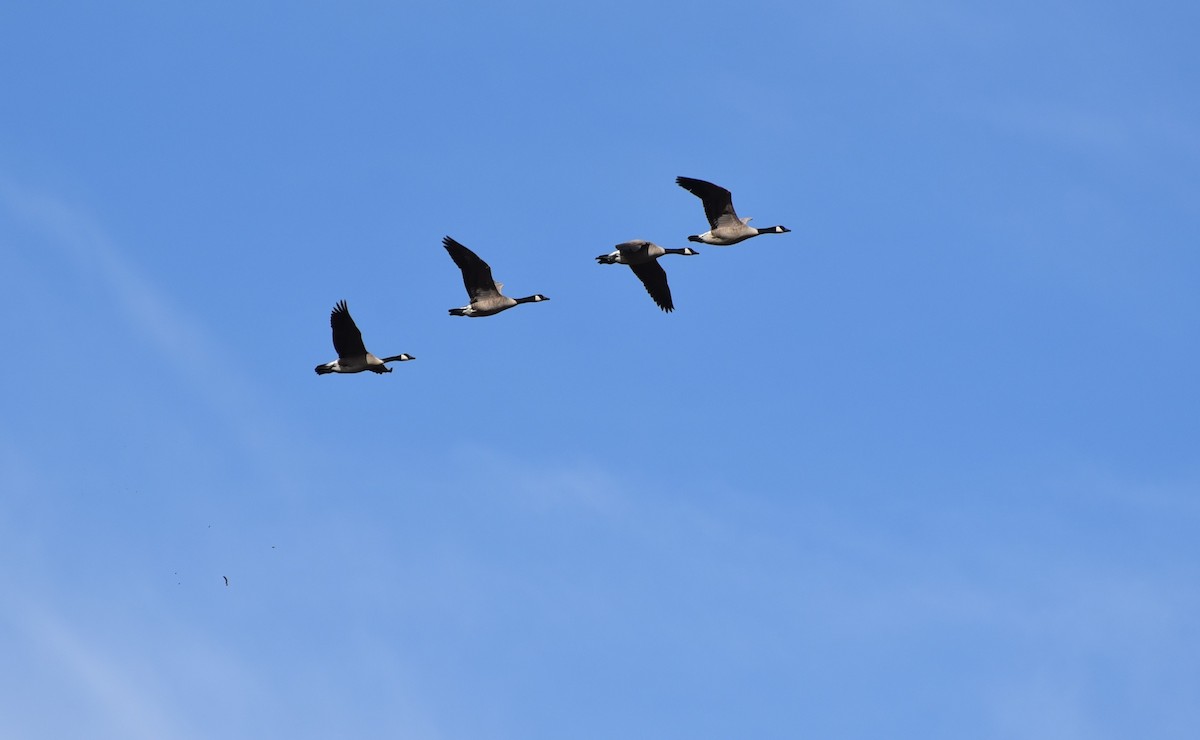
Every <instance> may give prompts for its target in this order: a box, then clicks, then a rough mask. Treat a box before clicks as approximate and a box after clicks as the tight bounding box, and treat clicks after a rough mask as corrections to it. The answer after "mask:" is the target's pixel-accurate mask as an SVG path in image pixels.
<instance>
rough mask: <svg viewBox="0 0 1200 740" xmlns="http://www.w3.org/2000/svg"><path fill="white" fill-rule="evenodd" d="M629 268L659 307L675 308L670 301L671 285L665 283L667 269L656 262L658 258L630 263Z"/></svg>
mask: <svg viewBox="0 0 1200 740" xmlns="http://www.w3.org/2000/svg"><path fill="white" fill-rule="evenodd" d="M629 269H631V270H633V274H634V275H637V276H638V280H641V281H642V285H644V286H646V292H647V293H649V294H650V297H651V298H653V299H654V302H655V303H656V304H658V307H659V308H661V309H662V310H664V311H674V310H675V304H674V303H672V302H671V286H669V285H667V271H666V270H664V269H663V268H662V265H660V264H658V260H650V261H649V262H642V263H640V264H636V265H630V266H629Z"/></svg>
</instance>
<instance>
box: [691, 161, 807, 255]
mask: <svg viewBox="0 0 1200 740" xmlns="http://www.w3.org/2000/svg"><path fill="white" fill-rule="evenodd" d="M675 184H676V185H678V186H679V187H681V188H683V189H684V190H686V191H688V192H689V193H691V194H692V195H695V196H696V197H698V198H699V199H700V200H701V201H703V202H704V215H705V216H707V217H708V225H709V228H710V230H709V231H706V232H704V233H703V234H696V235H693V236H689V237H688V241H691V242H702V243H704V244H713V245H715V246H718V247H728V246H729V245H731V244H737V243H738V242H740V241H745V240H746V239H749V238H750V237H752V236H758V235H759V234H784V233H787V232H789V231H791V229H787V228H784V227H782V226H768V227H766V228H765V229H756V228H754V227H753V226H748V225H747V224H749V223H750V219H748V218H738V215H737V212H736V211H734V210H733V194H732V193H730V192H729V191H728V190H726V189H725V188H723V187H721V186H720V185H713V184H712V183H711V182H705V181H704V180H697V179H695V178H693V177H677V178H675Z"/></svg>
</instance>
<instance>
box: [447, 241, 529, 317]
mask: <svg viewBox="0 0 1200 740" xmlns="http://www.w3.org/2000/svg"><path fill="white" fill-rule="evenodd" d="M442 246H443V247H445V248H446V251H447V252H449V253H450V258H451V259H453V260H454V264H456V265H458V269H460V270H462V276H463V285H464V286H465V287H466V289H467V297H469V298H470V299H471V303H470V304H468V305H466V306H463V307H462V308H452V309H450V315H451V316H466V317H468V318H475V317H477V316H491V315H493V314H498V313H500V312H501V311H507V310H508V309H510V308H512V307H513V306H515V305H517V304H518V303H538V302H539V301H548V300H550V299H549V298H547V297H546V296H544V295H542V294H540V293H539V294H537V295H531V296H526V297H525V298H509V297H508V296H506V295H503V294H501V293H500V291H501V290H503V289H504V283H498V282H496V281H495V280H493V279H492V268H491V267H490V266H489V265H488V263H486V262H484V261H483V260H481V259H480V258H479V255H477V254H475V253H474V252H472V251H471V250H469V249H467V248H466V247H464V246H463V245H461V244H459V243H458V242H456V241H454V240H453V239H451V238H450V237H446V238H445V239H442Z"/></svg>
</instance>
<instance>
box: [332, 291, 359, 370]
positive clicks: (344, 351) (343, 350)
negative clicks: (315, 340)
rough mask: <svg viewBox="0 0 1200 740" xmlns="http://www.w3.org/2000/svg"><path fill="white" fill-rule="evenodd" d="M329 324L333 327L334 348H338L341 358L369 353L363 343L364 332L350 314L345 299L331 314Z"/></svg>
mask: <svg viewBox="0 0 1200 740" xmlns="http://www.w3.org/2000/svg"><path fill="white" fill-rule="evenodd" d="M329 326H330V327H332V328H333V348H334V349H335V350H337V353H338V358H339V359H348V358H351V357H362V356H363V355H365V354H367V348H366V346H365V345H364V344H363V339H362V332H360V331H359V330H358V325H357V324H355V323H354V319H353V318H352V317H351V316H350V309H349V308H347V307H346V302H345V301H338V304H337V305H336V306H334V307H333V311H332V312H331V313H330V314H329Z"/></svg>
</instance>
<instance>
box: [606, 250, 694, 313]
mask: <svg viewBox="0 0 1200 740" xmlns="http://www.w3.org/2000/svg"><path fill="white" fill-rule="evenodd" d="M664 254H686V255H693V254H700V253H699V252H697V251H696V250H694V249H692V248H691V247H684V248H683V249H666V248H663V247H660V246H658V245H657V244H655V243H654V242H648V241H645V240H642V239H634V240H633V241H628V242H624V243H622V244H618V245H617V248H616V251H615V252H611V253H609V254H602V255H600V256H599V257H597V258H596V262H598V263H600V264H602V265H629V269H631V270H633V274H634V275H637V276H638V280H641V281H642V285H644V286H646V292H647V293H649V294H650V297H651V298H653V299H654V302H655V303H656V304H658V307H659V308H661V309H662V310H664V311H668V312H669V311H674V310H675V304H674V303H672V302H671V286H670V285H668V284H667V272H666V270H663V268H662V265H660V264H658V258H659V257H661V256H663V255H664Z"/></svg>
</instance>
